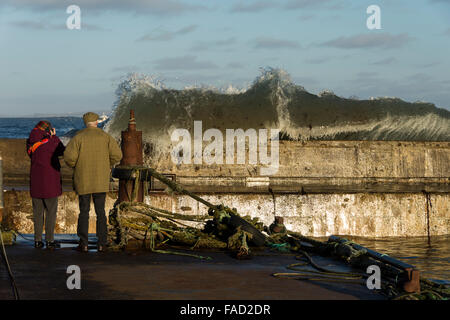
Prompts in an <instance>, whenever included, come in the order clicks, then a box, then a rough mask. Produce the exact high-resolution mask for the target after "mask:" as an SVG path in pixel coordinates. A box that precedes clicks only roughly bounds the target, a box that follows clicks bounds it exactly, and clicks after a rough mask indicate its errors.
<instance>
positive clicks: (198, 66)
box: [0, 0, 450, 116]
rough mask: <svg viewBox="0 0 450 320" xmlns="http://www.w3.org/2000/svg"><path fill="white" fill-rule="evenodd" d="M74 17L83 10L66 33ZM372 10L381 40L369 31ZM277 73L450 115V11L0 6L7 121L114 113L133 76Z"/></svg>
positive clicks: (234, 4)
mask: <svg viewBox="0 0 450 320" xmlns="http://www.w3.org/2000/svg"><path fill="white" fill-rule="evenodd" d="M69 5H77V6H78V7H79V8H80V9H81V20H80V27H81V28H80V29H79V30H77V29H73V30H71V29H68V28H67V26H66V20H67V19H68V18H69V16H70V15H71V14H70V13H67V12H66V9H67V7H68V6H69ZM370 5H377V6H379V7H380V10H381V29H375V30H370V29H369V28H368V27H367V24H366V21H367V19H368V18H369V16H370V15H371V14H368V13H367V12H366V10H367V8H368V7H369V6H370ZM264 67H273V68H281V69H283V70H285V71H286V72H288V73H289V75H290V76H291V78H292V80H293V81H294V82H295V83H296V84H298V85H301V86H303V87H305V89H306V90H308V91H310V92H312V93H316V94H317V93H319V92H320V91H322V90H324V89H328V90H332V91H333V92H334V93H335V94H337V95H338V96H342V97H350V96H357V97H359V98H360V99H368V98H370V97H385V96H389V97H399V98H402V99H404V100H406V101H411V102H414V101H427V102H432V103H434V104H436V106H438V107H442V108H446V109H449V110H450V76H449V71H450V0H370V1H365V0H246V1H235V0H228V1H223V0H221V1H219V0H189V1H188V0H128V1H123V0H109V1H107V0H70V1H65V0H2V1H1V3H0V116H30V115H34V114H67V113H82V112H86V111H89V110H95V111H100V110H102V111H103V110H104V111H109V110H111V108H112V107H113V103H114V101H115V100H116V96H115V90H116V88H117V86H118V85H119V83H120V82H121V81H122V80H123V79H124V78H125V77H126V76H127V74H129V73H130V72H138V73H142V74H145V75H149V76H153V77H156V78H157V79H159V80H161V81H163V83H164V84H165V85H166V86H167V87H171V88H177V89H179V88H183V87H186V86H192V85H204V86H214V87H218V88H223V87H227V86H228V85H233V86H235V87H240V88H246V87H248V86H249V85H251V83H252V82H253V81H254V80H255V78H256V77H257V76H258V75H259V74H260V68H264Z"/></svg>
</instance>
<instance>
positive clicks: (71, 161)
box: [64, 137, 79, 168]
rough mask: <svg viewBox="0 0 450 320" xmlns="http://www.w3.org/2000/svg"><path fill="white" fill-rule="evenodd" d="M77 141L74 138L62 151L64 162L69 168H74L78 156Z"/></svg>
mask: <svg viewBox="0 0 450 320" xmlns="http://www.w3.org/2000/svg"><path fill="white" fill-rule="evenodd" d="M78 151H79V148H78V141H77V139H76V137H73V138H72V140H70V141H69V143H68V144H67V147H66V150H65V151H64V162H65V163H66V164H67V165H68V166H69V167H70V168H74V167H75V165H76V164H77V161H78V155H79V152H78Z"/></svg>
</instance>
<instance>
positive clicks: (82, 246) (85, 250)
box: [75, 244, 89, 252]
mask: <svg viewBox="0 0 450 320" xmlns="http://www.w3.org/2000/svg"><path fill="white" fill-rule="evenodd" d="M75 250H77V251H80V252H88V251H89V248H88V246H84V245H82V244H79V245H78V247H76V248H75Z"/></svg>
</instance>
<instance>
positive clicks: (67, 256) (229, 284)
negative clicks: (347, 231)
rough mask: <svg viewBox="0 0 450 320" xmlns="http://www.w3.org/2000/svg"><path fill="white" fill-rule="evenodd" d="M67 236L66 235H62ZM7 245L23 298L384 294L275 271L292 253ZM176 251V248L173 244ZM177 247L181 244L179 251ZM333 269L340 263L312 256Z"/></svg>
mask: <svg viewBox="0 0 450 320" xmlns="http://www.w3.org/2000/svg"><path fill="white" fill-rule="evenodd" d="M65 237H67V235H65ZM18 240H19V241H18V242H17V243H16V244H15V245H12V246H7V247H6V250H7V254H8V258H9V262H10V265H11V268H12V271H13V273H14V277H15V280H16V284H17V287H18V290H19V294H20V298H21V299H23V300H28V299H58V300H60V299H63V300H68V299H89V300H91V299H127V300H129V299H151V300H186V299H192V300H305V299H307V300H310V299H313V300H358V299H363V300H382V299H385V297H384V296H382V295H381V294H378V293H376V292H373V291H370V290H369V289H367V288H366V286H365V285H362V284H350V283H325V282H312V281H299V280H293V279H280V278H275V277H273V276H272V274H273V273H275V272H289V270H288V269H286V266H287V265H289V264H292V263H295V262H298V260H296V259H295V255H292V254H280V253H274V252H271V251H267V250H265V251H256V252H254V256H253V258H252V259H251V260H236V259H234V258H232V257H231V256H229V255H228V254H227V253H226V252H218V251H195V252H192V251H184V252H188V253H196V254H201V255H203V256H209V257H211V258H212V259H211V260H208V261H205V260H200V259H197V258H192V257H187V256H177V255H169V254H159V253H151V252H148V251H147V252H145V251H142V252H141V251H139V252H138V251H136V252H105V253H98V252H97V251H96V249H95V248H94V247H93V248H92V249H90V251H89V252H88V253H80V252H77V251H75V250H73V246H69V245H63V246H62V248H60V249H56V250H54V251H49V250H46V249H35V248H34V247H33V246H32V243H31V242H28V241H25V240H20V239H18ZM178 251H181V250H178ZM181 252H182V251H181ZM315 260H316V262H317V263H319V264H320V265H322V266H326V267H328V268H336V265H337V264H339V262H337V261H334V260H330V259H326V258H322V257H315ZM70 265H78V266H79V267H80V269H81V289H80V290H76V289H73V290H69V289H67V285H66V281H67V278H68V277H69V276H70V274H67V273H66V271H67V267H68V266H70ZM7 299H14V295H13V293H12V289H11V286H10V282H9V278H8V274H7V272H6V268H5V267H4V265H3V264H2V265H1V267H0V300H7Z"/></svg>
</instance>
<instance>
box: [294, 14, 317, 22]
mask: <svg viewBox="0 0 450 320" xmlns="http://www.w3.org/2000/svg"><path fill="white" fill-rule="evenodd" d="M315 17H316V16H315V15H313V14H304V15H301V16H300V17H298V20H300V21H308V20H311V19H314V18H315Z"/></svg>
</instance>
